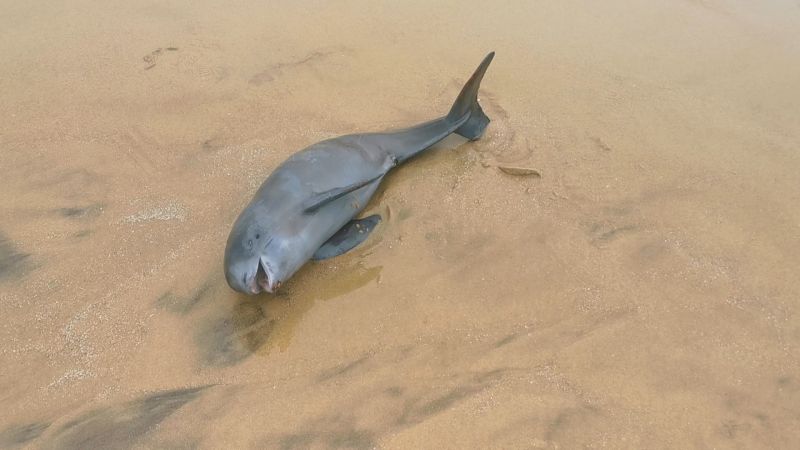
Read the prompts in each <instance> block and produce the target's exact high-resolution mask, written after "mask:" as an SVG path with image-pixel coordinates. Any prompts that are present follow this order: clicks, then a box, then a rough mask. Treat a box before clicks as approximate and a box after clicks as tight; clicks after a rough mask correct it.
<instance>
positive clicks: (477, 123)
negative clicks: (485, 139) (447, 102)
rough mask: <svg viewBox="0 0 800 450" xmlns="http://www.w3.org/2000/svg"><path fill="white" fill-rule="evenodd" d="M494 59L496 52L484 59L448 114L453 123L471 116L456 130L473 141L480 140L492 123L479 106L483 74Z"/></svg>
mask: <svg viewBox="0 0 800 450" xmlns="http://www.w3.org/2000/svg"><path fill="white" fill-rule="evenodd" d="M492 58H494V52H491V53H489V54H488V55H486V57H485V58H483V61H482V62H481V65H480V66H478V68H477V69H475V73H473V74H472V76H471V77H470V79H469V81H467V84H465V85H464V87H463V88H462V89H461V93H460V94H458V98H456V101H455V103H453V107H452V108H450V112H449V113H448V114H447V119H448V120H450V121H452V122H458V121H459V120H461V119H463V117H464V116H465V115H467V114H469V119H467V121H466V122H465V123H464V124H463V125H461V126H460V127H459V128H458V129H456V131H455V133H456V134H459V135H461V136H464V137H465V138H467V139H469V140H471V141H474V140H476V139H478V138H480V137H481V135H482V134H483V131H484V130H485V129H486V126H487V125H489V122H490V119H489V117H488V116H487V115H486V114H485V113H484V112H483V109H481V105H479V104H478V89H479V88H480V86H481V80H482V79H483V74H485V73H486V69H487V68H488V67H489V63H491V62H492Z"/></svg>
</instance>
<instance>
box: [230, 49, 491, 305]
mask: <svg viewBox="0 0 800 450" xmlns="http://www.w3.org/2000/svg"><path fill="white" fill-rule="evenodd" d="M493 57H494V52H492V53H489V54H488V55H487V56H486V58H485V59H484V60H483V62H482V63H481V64H480V66H479V67H478V68H477V70H476V71H475V73H473V75H472V77H471V78H470V79H469V81H467V83H466V84H465V85H464V88H463V89H462V90H461V93H460V94H459V96H458V98H457V99H456V101H455V103H454V104H453V107H452V109H451V110H450V112H449V113H448V114H447V115H446V116H444V117H441V118H438V119H435V120H431V121H429V122H425V123H422V124H419V125H417V126H414V127H411V128H407V129H404V130H398V131H391V132H384V133H365V134H352V135H346V136H341V137H337V138H333V139H329V140H325V141H322V142H318V143H316V144H313V145H311V146H309V147H307V148H305V149H303V150H301V151H299V152H297V153H295V154H293V155H292V156H290V157H289V158H288V159H287V160H286V161H284V162H283V163H282V164H281V165H280V166H278V167H277V168H276V169H275V170H274V171H273V172H272V173H271V174H270V175H269V177H268V178H267V179H266V180H265V181H264V183H263V184H262V185H261V187H260V188H259V189H258V191H257V192H256V193H255V196H254V197H253V199H252V200H251V201H250V203H249V204H248V205H247V207H246V208H245V209H244V210H243V211H242V212H241V214H240V215H239V217H238V218H237V219H236V222H235V223H234V224H233V228H232V229H231V233H230V235H229V237H228V241H227V245H226V248H225V260H224V266H225V278H226V280H227V282H228V285H229V286H230V287H231V288H232V289H234V290H236V291H239V292H242V293H245V294H250V295H254V294H258V293H260V292H262V291H267V292H271V293H272V292H275V290H276V289H278V288H279V287H280V285H281V284H282V283H285V282H286V280H288V279H289V278H291V276H292V275H294V273H295V272H297V270H299V269H300V268H301V267H302V266H303V265H304V264H305V263H306V262H308V261H309V260H310V259H312V257H314V255H315V252H317V251H318V250H319V249H320V248H321V247H322V246H324V245H325V244H326V242H327V241H328V240H329V239H331V237H332V236H333V235H334V234H335V233H336V232H337V231H339V230H342V229H343V227H346V226H347V225H348V223H350V222H351V221H352V220H353V219H354V218H355V217H356V216H357V215H358V214H359V213H360V212H361V211H362V209H363V208H364V207H365V206H366V205H367V203H368V202H369V200H370V198H371V197H372V195H373V194H374V193H375V191H376V189H377V188H378V186H379V185H380V183H381V181H382V180H383V178H384V176H385V175H386V174H387V173H388V172H389V171H390V170H391V169H392V168H394V167H396V166H397V165H398V164H401V163H403V162H404V161H406V160H408V159H409V158H411V157H413V156H414V155H416V154H418V153H420V152H422V151H423V150H425V149H427V148H429V147H431V146H433V145H434V144H436V143H437V142H439V141H441V140H442V139H444V138H445V137H447V136H448V135H450V134H451V133H457V134H459V135H462V136H464V137H466V138H467V139H470V140H475V139H478V138H479V137H480V136H481V135H482V134H483V131H484V130H485V128H486V126H487V125H488V124H489V118H488V117H487V116H486V115H485V114H484V113H483V110H482V109H481V107H480V105H479V104H478V101H477V94H478V88H479V87H480V82H481V79H482V78H483V75H484V73H485V72H486V69H487V67H488V66H489V63H490V62H491V60H492V58H493ZM360 239H361V240H363V239H364V238H360ZM359 242H360V240H359Z"/></svg>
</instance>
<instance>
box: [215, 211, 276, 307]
mask: <svg viewBox="0 0 800 450" xmlns="http://www.w3.org/2000/svg"><path fill="white" fill-rule="evenodd" d="M271 243H272V237H271V236H270V234H269V230H267V229H265V227H264V226H262V225H261V224H259V223H258V222H257V221H255V220H252V217H248V214H247V212H246V211H245V212H244V213H243V214H242V215H241V216H240V217H239V218H238V219H237V220H236V223H235V224H234V225H233V229H232V230H231V234H230V235H229V236H228V242H227V244H226V245H225V262H224V264H225V279H226V280H227V281H228V285H229V286H230V287H231V288H232V289H233V290H235V291H238V292H241V293H243V294H247V295H256V294H259V293H261V292H263V291H266V292H269V293H274V292H275V290H276V289H278V288H279V287H280V285H281V282H282V281H283V280H284V279H285V277H284V274H282V273H281V272H282V267H283V266H284V265H285V264H283V261H282V260H281V258H280V256H281V255H280V254H279V252H281V251H283V249H282V248H281V247H280V246H274V245H270V244H271Z"/></svg>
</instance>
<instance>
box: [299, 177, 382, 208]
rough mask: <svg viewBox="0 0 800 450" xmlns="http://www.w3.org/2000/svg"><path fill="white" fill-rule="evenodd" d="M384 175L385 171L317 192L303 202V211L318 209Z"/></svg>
mask: <svg viewBox="0 0 800 450" xmlns="http://www.w3.org/2000/svg"><path fill="white" fill-rule="evenodd" d="M384 175H385V174H384V173H381V174H380V175H377V176H375V177H372V178H370V179H367V180H363V181H358V182H355V183H353V184H350V185H347V186H344V187H337V188H333V189H329V190H327V191H325V192H317V193H315V194H314V195H312V196H311V197H309V198H308V199H307V200H306V201H304V202H303V212H306V213H310V212H314V211H316V210H318V209H319V208H320V207H322V206H324V205H326V204H328V203H330V202H332V201H334V200H336V199H337V198H340V197H342V196H345V195H347V194H349V193H351V192H353V191H356V190H358V189H361V188H363V187H364V186H366V185H368V184H370V183H372V182H373V181H375V180H377V179H378V178H380V177H382V176H384Z"/></svg>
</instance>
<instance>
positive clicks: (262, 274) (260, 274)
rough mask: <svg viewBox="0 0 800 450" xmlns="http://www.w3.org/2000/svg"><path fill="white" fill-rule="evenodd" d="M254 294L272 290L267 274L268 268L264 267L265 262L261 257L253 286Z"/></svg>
mask: <svg viewBox="0 0 800 450" xmlns="http://www.w3.org/2000/svg"><path fill="white" fill-rule="evenodd" d="M251 290H252V291H253V294H258V293H259V292H261V291H262V290H263V291H267V292H272V289H270V285H269V275H268V274H267V269H266V268H265V267H264V262H263V261H261V259H260V258H259V260H258V269H257V270H256V276H255V285H254V286H252V287H251Z"/></svg>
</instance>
